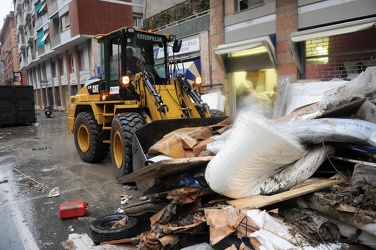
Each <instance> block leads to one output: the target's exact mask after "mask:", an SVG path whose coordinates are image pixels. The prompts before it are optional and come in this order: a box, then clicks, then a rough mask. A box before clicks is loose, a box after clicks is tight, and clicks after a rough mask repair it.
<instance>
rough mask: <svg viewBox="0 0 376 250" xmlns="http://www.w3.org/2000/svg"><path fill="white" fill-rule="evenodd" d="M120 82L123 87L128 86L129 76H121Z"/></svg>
mask: <svg viewBox="0 0 376 250" xmlns="http://www.w3.org/2000/svg"><path fill="white" fill-rule="evenodd" d="M120 83H121V85H123V87H125V88H128V87H129V85H130V83H131V80H130V79H129V76H122V77H121V78H120Z"/></svg>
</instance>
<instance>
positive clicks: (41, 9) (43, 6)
mask: <svg viewBox="0 0 376 250" xmlns="http://www.w3.org/2000/svg"><path fill="white" fill-rule="evenodd" d="M45 7H46V3H44V4H43V5H42V7H41V8H40V10H39V11H38V13H40V12H42V11H43V9H44V8H45Z"/></svg>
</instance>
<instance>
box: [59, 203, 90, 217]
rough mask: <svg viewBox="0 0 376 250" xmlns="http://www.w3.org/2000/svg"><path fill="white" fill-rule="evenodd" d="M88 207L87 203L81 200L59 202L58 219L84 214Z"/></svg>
mask: <svg viewBox="0 0 376 250" xmlns="http://www.w3.org/2000/svg"><path fill="white" fill-rule="evenodd" d="M88 209H89V206H88V204H87V203H86V202H85V201H82V200H80V201H70V202H63V203H61V204H60V208H59V217H60V219H66V218H74V217H80V216H84V215H85V214H86V212H87V211H88Z"/></svg>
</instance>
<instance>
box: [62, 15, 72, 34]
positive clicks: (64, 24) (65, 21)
mask: <svg viewBox="0 0 376 250" xmlns="http://www.w3.org/2000/svg"><path fill="white" fill-rule="evenodd" d="M60 20H61V31H62V32H63V31H65V30H66V29H68V28H69V27H70V19H69V13H67V14H65V15H63V16H62V17H61V19H60Z"/></svg>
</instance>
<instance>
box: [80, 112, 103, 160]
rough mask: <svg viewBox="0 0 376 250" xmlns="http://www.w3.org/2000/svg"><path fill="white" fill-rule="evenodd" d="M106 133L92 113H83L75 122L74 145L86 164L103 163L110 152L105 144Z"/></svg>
mask: <svg viewBox="0 0 376 250" xmlns="http://www.w3.org/2000/svg"><path fill="white" fill-rule="evenodd" d="M103 136H104V132H103V130H102V128H101V127H100V126H99V125H98V124H97V122H96V121H95V118H94V115H93V114H92V113H90V112H81V113H79V114H78V115H77V117H76V119H75V121H74V143H75V145H76V149H77V152H78V155H79V156H80V157H81V159H82V160H83V161H84V162H89V163H98V162H101V161H103V160H104V159H105V158H106V157H107V155H108V151H109V145H108V144H105V143H103Z"/></svg>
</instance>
